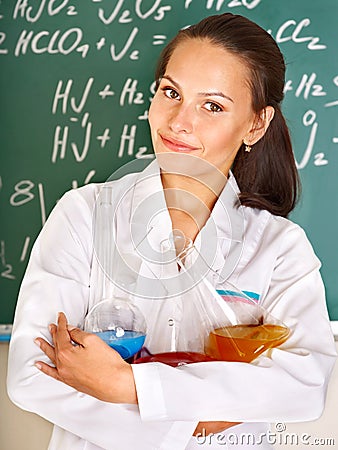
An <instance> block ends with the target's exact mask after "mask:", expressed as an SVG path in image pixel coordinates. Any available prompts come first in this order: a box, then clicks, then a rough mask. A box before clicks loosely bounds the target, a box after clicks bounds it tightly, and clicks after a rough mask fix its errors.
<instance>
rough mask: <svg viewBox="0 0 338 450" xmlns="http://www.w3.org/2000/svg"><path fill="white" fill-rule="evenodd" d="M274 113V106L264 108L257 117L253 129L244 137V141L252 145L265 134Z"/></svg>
mask: <svg viewBox="0 0 338 450" xmlns="http://www.w3.org/2000/svg"><path fill="white" fill-rule="evenodd" d="M274 115H275V109H274V108H273V107H272V106H267V107H266V108H264V109H262V111H261V112H260V114H259V116H257V117H256V119H255V122H254V125H253V127H252V129H251V130H250V131H249V133H248V134H247V135H246V137H245V138H244V143H245V144H247V145H250V146H251V145H254V144H256V142H258V141H259V140H260V139H261V138H262V137H263V136H264V134H265V132H266V130H267V129H268V127H269V125H270V122H271V120H272V119H273V116H274Z"/></svg>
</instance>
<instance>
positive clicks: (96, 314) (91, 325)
mask: <svg viewBox="0 0 338 450" xmlns="http://www.w3.org/2000/svg"><path fill="white" fill-rule="evenodd" d="M84 330H85V331H87V332H89V333H93V334H96V335H97V336H99V337H100V338H101V339H102V340H103V341H104V342H105V343H106V344H108V345H109V346H110V347H111V348H113V349H114V350H116V351H117V352H118V353H119V354H120V355H121V357H122V358H123V359H128V358H130V357H131V356H133V355H135V354H136V353H137V352H138V351H139V350H140V349H141V348H142V347H143V344H144V341H145V338H146V322H145V319H144V316H143V314H142V313H141V311H140V310H139V308H138V307H137V306H136V305H134V304H133V303H132V302H131V301H130V300H129V299H124V298H118V297H115V298H111V299H104V300H101V301H100V302H98V303H96V304H95V305H94V306H93V308H92V309H91V310H90V311H89V313H88V315H87V317H86V319H85V323H84Z"/></svg>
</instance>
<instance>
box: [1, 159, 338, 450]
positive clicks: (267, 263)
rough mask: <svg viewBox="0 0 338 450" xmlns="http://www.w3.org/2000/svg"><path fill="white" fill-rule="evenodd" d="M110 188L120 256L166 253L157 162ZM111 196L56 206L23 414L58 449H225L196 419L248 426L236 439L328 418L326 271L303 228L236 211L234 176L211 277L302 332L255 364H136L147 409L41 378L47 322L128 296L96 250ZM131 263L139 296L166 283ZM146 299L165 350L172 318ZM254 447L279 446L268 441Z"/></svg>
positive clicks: (146, 266)
mask: <svg viewBox="0 0 338 450" xmlns="http://www.w3.org/2000/svg"><path fill="white" fill-rule="evenodd" d="M108 186H109V187H110V188H112V189H110V190H109V192H111V198H110V200H109V203H111V204H113V205H115V206H116V205H118V201H119V199H121V198H122V197H123V201H122V203H121V204H119V206H117V207H116V209H115V210H114V211H115V213H114V224H115V225H114V236H115V239H116V242H118V249H119V250H120V251H121V252H122V253H124V254H125V255H127V256H126V257H127V258H128V257H130V258H131V259H132V258H133V255H135V254H137V255H139V252H138V250H139V248H140V247H142V245H143V244H142V243H143V242H145V240H146V241H147V242H148V243H150V245H151V246H152V248H155V250H156V249H158V248H159V245H160V244H159V243H160V242H161V241H163V239H166V238H167V237H168V235H169V233H170V231H171V221H170V216H169V214H168V211H167V209H166V207H165V200H164V195H163V190H162V185H161V182H160V176H159V169H158V166H157V163H156V161H155V162H153V163H152V164H150V166H149V167H148V168H147V169H146V170H145V171H144V172H143V173H142V174H131V175H127V176H125V177H123V178H122V179H121V180H118V181H113V182H110V183H108ZM101 188H102V185H96V184H92V185H88V186H85V187H82V188H80V189H77V190H73V191H70V192H68V193H67V194H65V195H64V197H63V198H62V199H61V200H60V201H59V202H58V204H57V206H56V207H55V209H54V211H53V212H52V213H51V215H50V217H49V219H48V221H47V222H46V224H45V226H44V227H43V229H42V231H41V233H40V236H39V237H38V239H37V241H36V243H35V245H34V248H33V250H32V254H31V258H30V261H29V264H28V268H27V272H26V275H25V277H24V280H23V283H22V287H21V290H20V295H19V300H18V305H17V310H16V315H15V321H14V329H13V335H12V340H11V344H10V354H9V372H8V391H9V395H10V397H11V399H12V400H13V402H14V403H16V404H17V405H18V406H19V407H21V408H23V409H26V410H29V411H33V412H35V413H37V414H39V415H41V416H42V417H44V418H46V419H47V420H49V421H51V422H52V423H53V424H55V426H54V432H53V436H52V439H51V443H50V447H49V448H50V450H56V449H57V450H80V449H81V450H84V449H86V450H98V449H100V448H101V449H109V450H110V449H119V450H120V449H130V450H132V449H138V450H159V449H161V450H165V449H168V450H169V449H173V450H183V449H188V448H189V449H193V448H208V449H212V448H214V449H218V448H220V446H221V445H222V446H223V448H227V447H226V446H225V443H224V440H222V439H221V440H216V439H215V440H214V441H213V446H210V445H209V444H208V445H207V444H205V447H204V446H203V445H200V444H201V443H202V440H203V439H202V438H201V440H200V442H198V441H197V439H196V438H191V435H192V433H193V431H194V429H195V427H196V425H197V423H198V421H208V420H227V421H234V422H245V423H243V424H242V425H238V426H236V427H233V428H230V429H229V430H227V431H225V432H224V436H223V438H224V439H226V437H227V436H228V435H229V433H232V437H233V433H237V434H240V433H248V434H250V433H251V434H252V433H253V435H256V436H259V434H260V433H265V432H267V430H268V425H266V424H268V423H273V422H283V421H285V422H292V421H306V420H314V419H316V418H318V417H319V416H320V414H321V413H322V410H323V407H324V401H325V395H326V389H327V384H328V380H329V376H330V373H331V370H332V368H333V365H334V362H335V357H336V352H335V347H334V342H333V337H332V334H331V331H330V325H329V320H328V315H327V310H326V304H325V296H324V288H323V284H322V280H321V277H320V274H319V268H320V262H319V260H318V259H317V257H316V256H315V255H314V253H313V250H312V247H311V245H310V244H309V242H308V240H307V238H306V236H305V233H304V231H303V230H302V229H301V228H300V227H299V226H297V225H295V224H293V223H292V222H290V221H288V220H286V219H284V218H281V217H275V216H273V215H271V214H270V213H268V212H266V211H259V210H256V209H252V208H246V207H239V208H236V207H235V206H234V200H236V192H237V191H238V188H237V185H236V182H235V180H234V178H233V176H231V177H230V179H229V181H228V183H227V185H226V187H225V188H224V190H223V192H222V193H221V195H220V198H219V199H218V201H217V203H216V205H215V207H214V209H213V212H212V214H211V217H210V219H209V220H208V221H207V223H206V225H205V227H204V228H203V230H202V231H201V232H200V234H199V235H198V237H197V238H196V241H195V242H196V246H197V247H198V248H199V251H201V252H202V253H203V252H206V259H207V260H208V258H209V256H210V255H208V251H209V250H210V248H211V249H213V250H212V252H211V253H212V254H211V259H210V261H209V264H210V265H211V269H212V270H211V271H210V272H209V273H208V274H207V275H206V276H207V279H208V280H209V281H210V283H214V282H215V279H216V278H217V277H218V275H219V273H223V275H225V276H226V277H227V276H229V278H228V279H229V280H230V281H231V282H232V283H233V284H234V285H235V286H237V287H238V289H241V290H244V291H249V292H253V293H255V294H256V295H257V297H259V299H260V300H259V301H260V302H261V304H262V306H264V307H265V308H267V309H268V310H269V311H270V312H271V313H272V314H273V315H274V316H275V317H277V318H279V319H280V320H282V321H283V322H284V323H285V324H286V325H287V326H288V327H290V329H291V331H292V334H291V336H290V337H289V339H288V340H287V341H286V342H285V343H284V344H283V345H282V346H281V347H279V348H276V349H274V350H272V351H268V352H266V353H265V354H263V355H261V356H260V357H259V358H257V359H256V360H255V361H254V362H253V363H250V364H248V363H236V362H224V361H220V362H207V363H197V364H190V365H185V366H181V367H179V368H172V367H170V366H166V365H164V364H160V363H147V364H139V365H133V366H132V367H133V373H134V377H135V383H136V388H137V394H138V402H139V404H138V405H124V404H110V403H106V402H102V401H100V400H97V399H95V398H93V397H90V396H88V395H85V394H82V393H79V392H77V391H75V390H74V389H73V388H71V387H69V386H67V385H65V384H63V383H60V382H58V381H56V380H54V379H52V378H49V377H47V376H46V375H44V374H43V373H41V372H39V371H38V370H37V369H36V367H35V366H34V362H35V361H36V360H39V359H41V358H42V356H41V351H40V350H39V348H38V347H37V346H36V345H35V344H34V342H33V340H34V338H35V337H37V336H42V337H44V338H46V339H50V335H49V332H48V324H49V323H51V322H55V320H56V314H57V312H58V311H64V312H65V314H66V316H67V318H68V320H69V323H71V324H75V325H77V324H82V323H83V320H84V317H85V315H86V313H87V312H88V310H89V309H90V308H91V307H92V306H93V305H94V304H95V303H96V302H97V301H99V300H101V299H102V297H103V296H105V297H107V296H109V295H110V294H111V293H112V292H113V291H114V289H115V290H116V289H117V288H116V287H115V286H114V283H111V282H110V281H109V279H108V278H107V277H104V276H103V273H102V268H101V266H102V261H98V258H97V254H96V253H97V246H98V245H100V244H97V243H96V244H95V246H96V251H94V250H93V242H95V240H93V223H94V222H93V216H94V206H95V203H96V199H97V196H98V193H99V192H100V189H101ZM144 200H146V201H144ZM149 205H151V207H149ZM154 205H155V206H154ZM154 208H155V209H157V210H158V211H159V214H154ZM225 211H226V213H225ZM131 223H132V224H133V225H132V226H131V225H130V224H131ZM130 228H132V234H133V236H132V237H131V235H130ZM100 242H102V241H100ZM135 247H137V251H136V250H135ZM128 255H129V256H128ZM229 261H230V264H228V262H229ZM132 264H134V266H135V272H137V273H138V274H139V277H140V280H141V282H140V286H139V287H138V288H137V289H140V290H141V291H142V289H145V290H147V289H148V286H146V288H145V287H144V285H145V284H146V285H147V283H144V280H145V279H146V280H147V279H148V280H150V279H151V278H152V277H153V278H156V275H157V274H156V271H157V270H158V267H157V266H156V264H153V263H152V262H151V261H150V262H149V261H142V258H139V257H138V258H135V261H134V262H133V263H132ZM175 267H176V265H175ZM161 270H162V269H161ZM147 277H148V278H147ZM142 280H143V281H142ZM142 283H143V284H142ZM149 283H150V284H151V282H150V281H149ZM149 283H148V284H149ZM137 302H138V306H139V307H140V308H141V309H142V311H143V313H144V315H145V316H146V319H147V322H148V337H149V339H148V337H147V339H148V344H147V345H148V347H149V349H150V350H151V351H161V350H165V349H167V348H168V347H167V344H168V342H166V334H165V331H164V329H165V328H166V325H167V324H166V320H167V318H168V316H167V312H164V313H163V311H165V308H164V309H163V308H162V307H161V306H160V305H161V302H159V301H153V300H151V299H144V298H142V299H140V298H138V299H137ZM162 306H163V305H162ZM161 314H164V315H163V317H162V316H161ZM161 321H162V322H161ZM158 330H160V332H158ZM152 336H157V337H156V339H152V338H151V337H152ZM161 336H162V338H161ZM45 359H46V360H47V358H46V357H45ZM113 382H114V380H112V383H113ZM221 438H222V436H221ZM257 439H259V437H257ZM220 442H222V443H221V444H220ZM232 442H233V441H232ZM270 443H271V440H270ZM229 448H232V449H236V448H238V449H240V448H251V447H250V446H249V445H248V446H247V447H246V446H245V445H238V447H236V446H235V445H231V446H229ZM252 448H261V449H267V448H271V446H270V444H269V442H265V443H263V444H261V446H257V445H253V447H252Z"/></svg>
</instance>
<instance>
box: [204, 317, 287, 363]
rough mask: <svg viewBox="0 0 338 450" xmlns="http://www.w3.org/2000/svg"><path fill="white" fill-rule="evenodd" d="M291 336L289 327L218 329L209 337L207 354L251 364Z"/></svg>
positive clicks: (261, 326)
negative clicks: (267, 350)
mask: <svg viewBox="0 0 338 450" xmlns="http://www.w3.org/2000/svg"><path fill="white" fill-rule="evenodd" d="M289 334H290V331H289V329H288V328H287V327H284V326H280V325H269V324H266V325H234V326H230V327H223V328H217V329H216V330H214V331H212V332H211V333H210V335H209V339H208V342H207V345H206V354H207V355H209V356H211V357H212V358H215V359H218V360H223V361H243V362H250V361H252V360H254V359H255V358H257V356H258V355H260V354H261V353H263V352H264V351H265V350H266V349H268V348H273V347H277V346H278V345H280V344H282V343H283V342H285V341H286V339H287V338H288V336H289Z"/></svg>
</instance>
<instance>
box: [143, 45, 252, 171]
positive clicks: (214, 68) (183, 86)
mask: <svg viewBox="0 0 338 450" xmlns="http://www.w3.org/2000/svg"><path fill="white" fill-rule="evenodd" d="M248 77H249V71H248V69H247V67H246V65H245V64H244V63H243V62H242V61H241V60H240V59H239V58H238V57H236V56H235V55H233V54H231V53H229V52H228V51H226V50H224V49H222V48H220V47H218V46H216V45H214V44H210V43H209V42H208V41H207V40H200V39H189V40H186V41H184V42H182V43H181V44H179V45H178V46H177V47H176V49H175V50H174V52H173V54H172V56H171V58H170V60H169V63H168V65H167V68H166V72H165V74H164V76H163V78H162V80H161V82H160V85H159V88H158V90H157V92H156V94H155V96H154V98H153V100H152V103H151V107H150V110H149V123H150V129H151V135H152V141H153V146H154V151H155V153H156V154H157V155H158V154H160V153H164V152H175V153H185V154H191V155H193V156H197V157H200V158H202V159H204V160H206V161H208V162H209V163H211V164H212V165H214V166H216V167H217V168H218V169H219V170H221V171H222V172H223V173H224V174H226V175H227V174H228V171H229V169H230V167H231V164H232V162H233V160H234V158H235V156H236V153H237V151H238V149H239V147H240V146H241V144H242V143H243V141H244V140H246V143H251V142H250V136H251V134H252V130H253V127H254V122H255V113H254V111H253V110H252V106H251V104H252V102H251V92H250V88H249V86H248Z"/></svg>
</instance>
